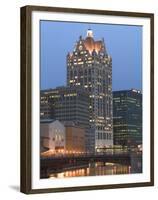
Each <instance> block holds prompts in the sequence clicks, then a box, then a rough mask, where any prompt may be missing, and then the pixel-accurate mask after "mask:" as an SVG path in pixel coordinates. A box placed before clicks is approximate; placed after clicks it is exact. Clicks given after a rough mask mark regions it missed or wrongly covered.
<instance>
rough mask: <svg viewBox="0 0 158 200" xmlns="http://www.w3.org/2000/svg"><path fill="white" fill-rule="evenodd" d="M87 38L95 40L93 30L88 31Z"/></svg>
mask: <svg viewBox="0 0 158 200" xmlns="http://www.w3.org/2000/svg"><path fill="white" fill-rule="evenodd" d="M87 37H91V38H93V31H92V29H91V28H89V29H88V30H87Z"/></svg>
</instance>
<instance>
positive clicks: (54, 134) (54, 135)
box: [40, 120, 66, 153]
mask: <svg viewBox="0 0 158 200" xmlns="http://www.w3.org/2000/svg"><path fill="white" fill-rule="evenodd" d="M65 139H66V137H65V127H64V125H63V124H62V123H60V122H59V121H58V120H41V122H40V152H44V151H47V150H52V151H54V153H55V152H62V151H63V152H64V151H65V147H66V142H65Z"/></svg>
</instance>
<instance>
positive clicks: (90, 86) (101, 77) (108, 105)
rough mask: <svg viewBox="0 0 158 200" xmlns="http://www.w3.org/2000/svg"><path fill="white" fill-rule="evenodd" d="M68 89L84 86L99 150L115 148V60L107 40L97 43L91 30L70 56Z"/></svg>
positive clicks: (80, 40) (68, 56)
mask: <svg viewBox="0 0 158 200" xmlns="http://www.w3.org/2000/svg"><path fill="white" fill-rule="evenodd" d="M67 85H68V86H69V87H76V86H81V87H83V88H84V89H85V90H86V91H87V93H88V94H89V98H90V105H89V122H90V126H91V127H92V128H93V129H94V137H95V148H96V150H97V149H101V148H105V147H109V146H112V145H113V127H112V114H113V113H112V59H111V57H110V56H109V55H108V53H107V50H106V47H105V43H104V39H102V40H99V41H95V40H94V37H93V32H92V30H91V29H89V30H88V31H87V37H86V38H85V39H83V38H82V37H81V36H80V37H79V40H78V41H77V42H76V45H75V48H74V50H73V52H71V53H68V55H67Z"/></svg>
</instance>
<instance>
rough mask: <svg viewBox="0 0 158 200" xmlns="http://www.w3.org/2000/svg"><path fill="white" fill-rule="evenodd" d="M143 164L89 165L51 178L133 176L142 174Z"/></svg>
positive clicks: (100, 163)
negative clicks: (132, 174)
mask: <svg viewBox="0 0 158 200" xmlns="http://www.w3.org/2000/svg"><path fill="white" fill-rule="evenodd" d="M140 172H141V163H140V162H139V163H138V162H137V163H134V165H122V164H114V163H103V162H96V163H89V165H88V166H85V167H84V166H82V167H80V168H79V167H78V168H75V169H71V170H65V171H64V170H63V171H62V172H60V173H51V174H50V175H49V177H50V178H66V177H79V176H100V175H116V174H131V173H140Z"/></svg>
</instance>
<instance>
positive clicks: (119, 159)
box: [40, 152, 142, 174]
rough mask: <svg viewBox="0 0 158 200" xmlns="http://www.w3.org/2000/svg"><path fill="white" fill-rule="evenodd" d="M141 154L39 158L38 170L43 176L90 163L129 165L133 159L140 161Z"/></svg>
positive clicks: (100, 154) (69, 155)
mask: <svg viewBox="0 0 158 200" xmlns="http://www.w3.org/2000/svg"><path fill="white" fill-rule="evenodd" d="M141 158H142V154H141V153H131V152H125V153H93V154H92V153H86V154H81V155H80V154H79V155H78V154H67V155H65V154H63V155H62V154H61V155H56V156H55V155H54V156H50V157H41V159H40V169H41V172H42V173H43V174H47V172H48V171H49V172H50V171H51V172H52V173H53V172H54V173H57V172H61V171H62V170H64V169H72V168H77V167H80V166H88V165H89V164H90V163H95V162H103V163H118V164H123V165H130V164H131V162H132V160H133V159H141Z"/></svg>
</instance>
